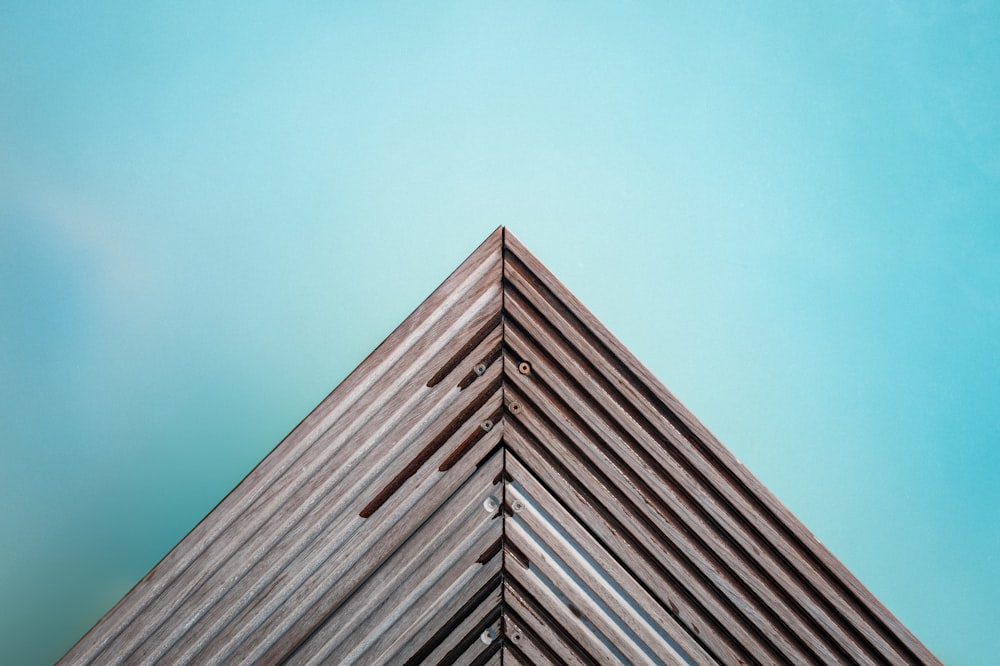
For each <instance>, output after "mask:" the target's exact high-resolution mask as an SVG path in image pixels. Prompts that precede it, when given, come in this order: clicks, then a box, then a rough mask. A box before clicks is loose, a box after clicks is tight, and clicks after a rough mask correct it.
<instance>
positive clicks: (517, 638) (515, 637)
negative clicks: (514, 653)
mask: <svg viewBox="0 0 1000 666" xmlns="http://www.w3.org/2000/svg"><path fill="white" fill-rule="evenodd" d="M510 639H511V640H512V641H514V642H515V643H517V642H518V641H520V640H521V632H519V631H515V632H514V633H512V634H511V635H510Z"/></svg>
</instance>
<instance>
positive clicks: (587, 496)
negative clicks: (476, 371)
mask: <svg viewBox="0 0 1000 666" xmlns="http://www.w3.org/2000/svg"><path fill="white" fill-rule="evenodd" d="M510 427H511V428H513V429H515V430H516V431H517V432H518V435H520V436H521V437H522V438H523V439H524V440H525V441H526V442H527V443H528V444H529V445H530V446H533V447H534V448H535V449H536V451H538V453H539V454H540V455H541V456H542V457H543V458H545V459H546V461H547V462H548V464H549V467H550V469H552V470H553V471H554V472H555V473H557V474H559V476H561V477H563V478H564V479H566V481H567V482H568V483H570V484H571V485H572V486H573V488H574V490H575V491H576V492H577V494H579V496H580V497H581V498H582V499H583V500H584V502H586V503H587V504H589V505H590V506H591V507H593V509H594V511H595V512H597V513H600V514H601V515H602V516H603V518H604V520H605V521H607V522H608V524H609V525H610V526H611V529H612V530H613V531H614V532H615V533H616V534H618V535H619V536H620V537H621V539H622V540H623V541H625V542H627V543H628V544H629V545H630V546H631V547H632V549H633V550H634V551H635V552H636V553H637V554H638V556H639V557H641V558H642V559H643V560H645V561H646V563H647V564H648V565H649V567H650V568H652V569H654V570H655V571H658V572H660V575H661V576H662V577H663V579H664V581H665V582H666V583H667V584H668V585H669V586H670V587H672V588H673V589H674V590H675V591H676V592H677V594H678V595H679V596H680V597H681V599H680V600H679V601H681V602H682V603H683V604H684V606H685V607H687V608H690V609H692V611H693V613H694V614H695V616H696V617H698V618H699V619H700V620H701V621H702V622H704V623H705V624H706V625H708V626H710V627H712V630H713V631H714V633H715V634H716V635H717V636H719V638H720V639H721V640H722V641H724V642H725V643H727V644H728V645H730V646H733V647H734V648H735V651H736V652H741V653H742V654H743V655H744V656H745V657H746V658H747V660H748V663H754V662H756V659H755V658H754V656H753V654H752V653H751V652H750V651H749V650H748V649H747V647H746V646H744V645H743V644H742V643H741V642H740V641H739V640H737V639H736V637H735V636H733V635H732V634H731V633H730V632H729V630H728V629H727V628H726V626H725V625H724V624H722V623H721V622H720V621H719V620H718V619H717V618H716V617H715V615H714V614H713V613H711V612H709V611H708V609H707V608H705V606H704V605H702V603H701V602H700V601H698V599H697V598H696V597H695V596H694V595H693V594H692V593H691V592H690V591H689V590H688V589H687V586H685V585H684V584H683V583H682V582H681V581H680V580H679V579H678V578H677V577H676V576H675V575H674V574H673V573H672V572H670V571H668V570H666V569H664V568H663V566H662V565H660V563H659V562H658V561H657V560H656V558H655V557H654V556H653V555H652V553H650V552H649V549H648V548H646V546H645V545H644V544H643V540H642V539H640V538H639V537H637V536H636V535H635V534H633V533H632V531H631V530H630V529H629V528H628V526H626V525H625V524H623V523H622V522H621V521H619V520H618V519H617V518H615V516H613V515H612V514H610V513H609V512H607V511H604V510H603V509H602V508H601V502H600V501H599V500H598V498H597V497H596V496H595V495H594V494H593V492H591V490H590V489H589V488H588V487H587V486H586V485H584V484H583V483H580V482H579V481H578V480H577V479H576V478H575V476H574V475H573V474H572V473H571V472H570V471H569V470H568V469H567V468H566V467H565V466H564V465H563V464H562V463H561V462H560V461H559V459H558V457H556V456H555V455H554V454H552V453H551V452H550V451H548V449H547V447H545V446H544V444H542V442H540V441H539V440H538V439H537V438H536V437H535V436H534V433H532V432H531V431H530V430H528V429H527V427H525V426H523V425H521V424H520V423H519V422H512V423H511V426H510ZM508 455H511V456H513V457H514V458H515V459H516V460H517V461H518V462H519V463H520V464H521V466H522V467H524V468H525V469H526V470H528V472H529V473H530V474H531V475H532V478H533V479H534V480H535V482H536V483H538V484H539V485H540V486H542V488H544V489H545V491H546V492H547V493H549V495H551V496H552V498H553V499H554V500H555V501H556V502H558V503H559V505H560V506H561V507H562V509H563V510H564V511H566V512H567V513H568V514H569V515H570V516H572V517H573V520H575V521H576V523H577V524H578V525H579V526H580V527H581V528H582V529H583V530H584V531H586V532H587V534H588V535H590V537H591V538H592V539H593V540H594V541H595V542H596V543H597V544H598V545H599V546H600V547H601V548H602V549H604V550H605V552H607V553H608V555H609V556H610V557H611V558H612V559H614V560H615V561H616V562H617V563H618V564H619V566H621V567H622V569H624V570H625V571H626V573H627V574H628V575H629V576H630V577H631V578H632V580H634V581H635V582H636V583H637V584H638V585H639V586H640V587H641V588H642V589H643V590H645V591H646V593H647V594H649V596H650V597H651V598H653V599H655V600H656V601H657V603H659V605H660V608H661V609H662V610H663V611H664V612H667V613H671V614H672V615H674V616H675V617H677V616H678V611H677V610H676V607H674V606H673V603H672V602H670V601H669V600H664V599H662V598H661V595H660V594H659V593H658V592H657V591H656V590H655V589H653V588H652V587H651V586H650V585H649V584H648V583H647V582H646V581H645V580H644V579H643V577H642V576H640V575H638V574H637V573H636V572H635V571H634V570H633V569H632V567H630V566H629V565H628V563H627V562H625V561H623V560H622V559H621V558H620V557H618V555H616V552H615V550H614V549H613V548H610V547H609V546H608V544H607V542H606V541H605V540H604V539H603V538H601V536H600V535H598V534H597V533H595V532H594V531H593V530H592V529H591V528H590V526H589V523H588V521H587V520H585V519H584V518H582V517H581V516H580V515H578V514H577V513H576V511H574V510H573V509H572V508H571V507H570V506H569V505H567V504H566V503H565V502H563V501H562V500H560V499H559V493H558V492H557V491H556V490H555V489H554V488H553V487H552V486H551V485H550V484H549V483H548V482H547V481H546V480H545V479H544V478H543V477H542V476H540V475H539V474H538V472H537V471H536V470H535V469H533V468H532V466H531V465H529V464H528V463H527V462H526V461H524V460H523V459H522V458H521V457H520V456H518V455H517V454H516V453H515V452H514V451H512V450H509V451H508ZM516 480H517V479H515V481H516ZM648 527H649V526H648V525H647V528H648ZM653 531H654V533H655V529H654V530H653ZM710 589H711V588H710ZM727 601H728V600H726V599H723V600H722V601H721V602H720V603H723V604H724V605H726V606H727V607H728V608H729V609H730V611H732V610H733V607H732V604H729V603H726V602H727ZM735 615H736V617H740V616H741V615H742V614H741V613H735ZM678 625H679V626H680V627H681V628H682V629H684V631H685V632H686V633H687V634H688V636H689V637H690V638H691V640H693V641H694V642H696V643H698V644H699V645H700V646H701V647H702V648H703V649H704V650H705V651H706V652H707V653H708V654H709V655H711V656H712V658H713V659H715V660H716V661H718V662H719V663H722V662H723V659H722V657H721V656H720V655H719V654H717V653H716V652H715V650H713V649H712V647H711V646H710V645H708V644H707V643H706V642H705V641H704V640H703V639H702V638H701V637H700V636H699V635H698V634H695V633H692V632H691V631H689V630H688V628H687V627H686V623H684V622H681V621H678ZM744 629H745V630H746V631H747V633H749V634H752V635H754V636H756V637H757V639H758V641H760V643H761V644H762V645H764V646H766V647H770V648H771V653H772V654H771V656H772V657H773V658H775V659H777V660H778V661H781V660H782V659H784V657H783V656H782V655H781V653H780V651H778V650H777V649H776V648H774V647H773V646H771V644H770V642H769V641H768V640H767V639H766V637H764V636H763V635H761V634H760V632H759V630H758V629H757V627H755V626H753V625H752V624H751V625H749V626H747V624H746V623H744ZM785 661H786V663H787V660H785Z"/></svg>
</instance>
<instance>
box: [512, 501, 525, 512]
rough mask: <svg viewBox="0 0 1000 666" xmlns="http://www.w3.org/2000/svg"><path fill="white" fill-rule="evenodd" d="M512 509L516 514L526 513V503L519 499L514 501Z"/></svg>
mask: <svg viewBox="0 0 1000 666" xmlns="http://www.w3.org/2000/svg"><path fill="white" fill-rule="evenodd" d="M510 508H511V509H513V511H514V513H521V512H522V511H524V502H522V501H521V500H519V499H516V500H514V501H513V502H511V503H510Z"/></svg>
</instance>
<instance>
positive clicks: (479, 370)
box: [475, 363, 486, 377]
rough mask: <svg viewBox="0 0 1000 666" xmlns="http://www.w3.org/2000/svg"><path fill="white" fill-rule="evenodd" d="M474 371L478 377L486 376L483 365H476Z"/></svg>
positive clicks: (484, 365)
mask: <svg viewBox="0 0 1000 666" xmlns="http://www.w3.org/2000/svg"><path fill="white" fill-rule="evenodd" d="M475 370H476V374H477V375H479V376H480V377H482V376H483V375H485V374H486V364H485V363H480V364H479V365H477V366H476V367H475Z"/></svg>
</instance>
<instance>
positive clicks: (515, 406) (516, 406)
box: [507, 400, 521, 414]
mask: <svg viewBox="0 0 1000 666" xmlns="http://www.w3.org/2000/svg"><path fill="white" fill-rule="evenodd" d="M507 409H509V410H510V413H511V414H520V413H521V403H519V402H518V401H517V400H515V401H513V402H511V403H510V404H509V405H507Z"/></svg>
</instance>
